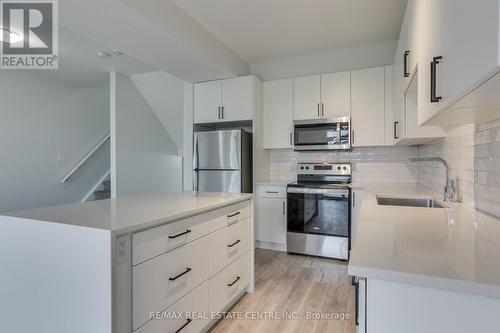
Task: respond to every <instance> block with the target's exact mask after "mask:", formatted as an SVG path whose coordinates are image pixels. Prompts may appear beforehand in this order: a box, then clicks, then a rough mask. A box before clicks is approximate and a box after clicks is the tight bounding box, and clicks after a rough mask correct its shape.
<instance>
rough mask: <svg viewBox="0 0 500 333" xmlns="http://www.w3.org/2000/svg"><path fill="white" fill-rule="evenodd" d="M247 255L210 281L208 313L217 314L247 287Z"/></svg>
mask: <svg viewBox="0 0 500 333" xmlns="http://www.w3.org/2000/svg"><path fill="white" fill-rule="evenodd" d="M248 273H249V254H248V252H247V253H245V254H243V255H242V256H240V257H239V258H238V259H237V260H236V261H235V262H233V263H232V264H231V265H229V266H227V267H226V268H224V269H223V270H222V271H221V272H219V273H218V274H217V275H215V276H214V277H212V278H211V279H210V297H209V299H210V311H211V312H219V311H223V310H224V309H226V307H227V306H228V305H230V303H231V302H232V301H233V300H234V299H235V298H236V297H237V296H238V295H240V294H241V293H242V292H243V290H245V288H246V287H247V285H248Z"/></svg>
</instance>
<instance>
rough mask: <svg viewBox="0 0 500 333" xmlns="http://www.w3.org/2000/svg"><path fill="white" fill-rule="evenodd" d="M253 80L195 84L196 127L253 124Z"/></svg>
mask: <svg viewBox="0 0 500 333" xmlns="http://www.w3.org/2000/svg"><path fill="white" fill-rule="evenodd" d="M254 79H255V78H254V77H253V76H244V77H236V78H233V79H226V80H217V81H209V82H202V83H196V84H195V85H194V123H196V124H199V123H213V122H225V121H239V120H252V118H253V107H254V105H253V102H254V89H253V86H254Z"/></svg>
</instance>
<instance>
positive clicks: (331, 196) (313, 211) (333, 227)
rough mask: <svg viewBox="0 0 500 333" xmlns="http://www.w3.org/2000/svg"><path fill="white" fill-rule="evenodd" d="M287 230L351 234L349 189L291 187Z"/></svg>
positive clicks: (308, 232) (288, 198)
mask: <svg viewBox="0 0 500 333" xmlns="http://www.w3.org/2000/svg"><path fill="white" fill-rule="evenodd" d="M287 207H288V208H287V213H288V214H287V230H288V232H294V233H304V234H317V235H327V236H338V237H349V232H350V230H349V207H350V205H349V190H348V189H313V188H303V187H289V188H288V189H287Z"/></svg>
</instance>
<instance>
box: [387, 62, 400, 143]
mask: <svg viewBox="0 0 500 333" xmlns="http://www.w3.org/2000/svg"><path fill="white" fill-rule="evenodd" d="M392 71H393V66H392V65H391V66H385V68H384V85H385V88H384V90H385V111H384V112H385V145H386V146H393V145H394V144H395V143H396V139H395V136H396V135H395V132H396V130H397V128H396V127H394V111H393V110H392V108H393V104H392V101H393V98H392V90H393V89H392Z"/></svg>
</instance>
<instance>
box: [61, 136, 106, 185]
mask: <svg viewBox="0 0 500 333" xmlns="http://www.w3.org/2000/svg"><path fill="white" fill-rule="evenodd" d="M110 137H111V135H110V133H109V132H108V134H106V136H105V137H104V138H103V139H102V140H101V141H99V143H98V144H97V145H95V146H94V148H92V150H91V151H89V152H88V153H87V154H86V155H85V156H84V157H83V158H82V159H81V160H80V162H78V164H77V165H75V167H74V168H73V169H71V171H70V172H68V173H67V174H66V175H65V176H64V177H63V178H62V179H61V181H60V182H61V184H64V183H66V182H67V181H68V180H69V179H70V178H71V176H73V174H74V173H75V172H76V171H77V170H78V169H80V167H81V166H82V165H83V164H84V163H85V162H86V161H87V160H88V159H89V158H90V156H92V155H93V154H94V153H95V152H96V151H97V149H99V148H100V147H101V146H102V145H103V144H104V143H105V142H106V141H108V140H109V138H110Z"/></svg>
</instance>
